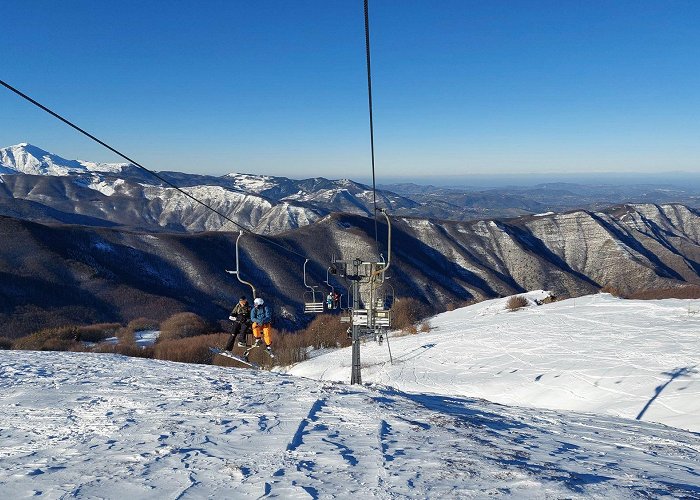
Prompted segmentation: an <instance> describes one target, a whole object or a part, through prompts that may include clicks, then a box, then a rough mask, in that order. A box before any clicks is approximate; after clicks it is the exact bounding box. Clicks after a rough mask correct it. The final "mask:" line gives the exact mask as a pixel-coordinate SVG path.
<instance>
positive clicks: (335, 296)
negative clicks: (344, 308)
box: [333, 291, 340, 309]
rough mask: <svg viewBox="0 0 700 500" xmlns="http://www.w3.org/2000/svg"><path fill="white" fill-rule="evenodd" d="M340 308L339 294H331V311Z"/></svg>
mask: <svg viewBox="0 0 700 500" xmlns="http://www.w3.org/2000/svg"><path fill="white" fill-rule="evenodd" d="M339 307H340V294H339V293H338V292H335V291H334V292H333V309H338V308H339Z"/></svg>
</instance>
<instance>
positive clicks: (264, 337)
mask: <svg viewBox="0 0 700 500" xmlns="http://www.w3.org/2000/svg"><path fill="white" fill-rule="evenodd" d="M253 304H254V307H253V309H252V310H251V311H250V320H251V321H252V322H253V337H255V345H256V346H258V345H260V344H261V342H262V341H264V342H265V349H266V350H267V353H268V354H269V355H270V357H274V355H273V354H272V345H271V344H272V312H271V311H270V308H269V307H268V306H266V305H265V301H264V300H263V299H261V298H260V297H258V298H257V299H255V300H254V301H253Z"/></svg>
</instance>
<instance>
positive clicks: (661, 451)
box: [0, 341, 700, 499]
mask: <svg viewBox="0 0 700 500" xmlns="http://www.w3.org/2000/svg"><path fill="white" fill-rule="evenodd" d="M398 343H399V342H398V341H397V342H396V344H398ZM449 390H450V389H449V388H445V391H449ZM0 401H1V403H2V404H0V439H1V440H2V447H0V497H1V498H13V499H14V498H27V497H43V498H73V497H78V498H107V499H123V498H153V499H163V498H253V497H257V498H260V497H279V498H401V497H409V498H485V497H490V496H511V497H514V498H635V497H638V498H649V497H660V496H666V495H672V496H675V497H679V498H680V497H683V498H691V497H700V486H699V485H700V475H699V473H698V463H699V461H700V435H698V434H694V433H690V432H687V431H682V430H679V429H675V428H671V427H665V426H662V425H658V424H652V423H648V422H638V421H634V420H628V419H620V418H616V417H610V416H598V415H592V414H579V413H573V412H571V413H562V412H557V411H551V410H535V409H526V408H517V407H507V406H502V405H498V404H495V403H490V402H487V401H483V400H477V399H471V398H461V397H456V396H443V395H437V394H426V393H406V392H401V391H399V390H396V389H393V388H389V387H383V386H348V385H345V384H339V383H331V382H325V383H323V382H318V381H314V380H310V379H303V378H298V377H292V376H289V375H282V374H275V373H268V372H260V371H252V370H244V369H234V368H222V367H216V366H204V365H185V364H178V363H171V362H162V361H153V360H144V359H137V358H125V357H122V356H117V355H108V354H101V355H100V354H89V353H57V352H28V351H0Z"/></svg>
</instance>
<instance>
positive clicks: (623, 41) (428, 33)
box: [0, 0, 700, 181]
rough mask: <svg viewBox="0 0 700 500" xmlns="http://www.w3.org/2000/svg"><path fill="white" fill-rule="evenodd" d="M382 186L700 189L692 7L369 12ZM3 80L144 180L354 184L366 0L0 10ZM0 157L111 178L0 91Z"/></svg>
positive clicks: (29, 5) (417, 7) (430, 7)
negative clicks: (68, 164)
mask: <svg viewBox="0 0 700 500" xmlns="http://www.w3.org/2000/svg"><path fill="white" fill-rule="evenodd" d="M370 14H371V28H372V43H373V47H372V58H373V59H372V63H373V78H374V99H375V139H376V158H377V169H378V170H377V173H378V180H379V181H381V180H382V178H388V177H391V178H397V177H402V176H406V177H409V178H420V177H427V178H430V177H431V176H434V175H440V176H445V175H461V176H465V175H470V174H497V173H504V174H505V173H509V174H511V173H517V174H527V173H531V172H532V173H537V174H546V173H548V172H560V173H572V172H654V173H659V172H664V171H688V172H698V171H700V168H698V167H699V166H700V140H698V139H700V65H699V64H698V61H700V30H698V29H697V20H698V19H700V2H695V1H645V0H637V1H629V2H628V1H615V2H610V1H575V2H574V1H566V0H559V1H524V0H508V1H500V0H488V1H486V0H484V1H480V2H473V1H468V0H459V1H455V0H441V1H439V2H434V1H427V0H425V1H411V0H370ZM2 24H3V29H2V34H1V35H0V37H1V38H0V40H1V41H0V55H1V56H2V71H1V72H0V74H1V75H2V76H1V77H0V78H2V79H3V80H6V81H8V82H9V83H11V84H12V85H15V86H16V87H18V88H19V89H21V90H23V91H25V92H27V93H28V94H30V95H32V96H34V97H35V98H37V99H38V100H39V101H41V102H44V103H45V104H46V105H48V106H49V107H53V108H55V110H56V111H58V112H59V113H62V114H64V115H66V116H67V117H69V118H70V119H73V120H75V121H76V122H77V123H78V124H80V125H81V126H83V127H84V128H86V129H87V130H88V131H91V132H93V133H94V134H96V135H98V136H100V137H102V138H104V139H105V140H106V141H107V142H109V143H112V144H113V145H114V146H115V147H117V149H122V150H124V151H125V152H127V154H129V155H131V156H132V157H134V158H135V159H137V160H139V161H141V162H142V163H144V164H145V165H146V166H149V167H151V168H154V169H157V170H168V169H169V170H183V171H188V172H200V173H211V174H223V173H225V172H229V171H239V172H251V173H265V174H273V175H285V176H289V177H306V176H326V177H352V178H362V177H366V175H367V174H368V173H369V133H368V124H367V121H368V118H367V95H366V92H367V89H366V74H365V59H364V27H363V17H362V1H361V0H323V1H321V0H318V1H311V0H308V1H305V0H300V1H273V0H269V1H265V0H260V1H255V2H252V1H234V0H230V1H201V2H194V1H191V2H185V1H177V2H174V1H169V2H161V1H149V2H142V1H139V2H132V1H119V2H116V1H113V2H107V1H104V2H94V1H82V0H68V1H65V2H56V1H46V0H31V1H26V0H5V1H4V2H3V23H2ZM1 90H2V92H0V109H1V110H2V117H3V120H2V121H0V145H10V144H15V143H18V142H25V141H26V142H31V143H33V144H35V145H37V146H40V147H43V148H44V149H47V150H50V151H52V152H54V153H56V154H59V155H61V156H65V157H68V158H81V159H89V160H98V161H116V160H117V158H116V157H115V156H114V155H112V153H110V152H108V151H105V150H103V149H101V148H100V147H99V146H97V145H94V144H92V143H90V142H89V140H88V139H85V138H82V137H81V136H79V135H78V134H77V133H76V132H74V131H72V130H71V129H69V128H67V127H66V126H65V125H63V124H61V123H59V122H57V121H55V119H52V118H51V117H49V116H48V115H45V114H42V112H41V111H39V110H36V109H33V108H32V107H31V106H30V105H29V104H28V103H25V102H23V101H21V100H20V99H19V98H17V97H16V96H14V95H13V94H11V93H9V92H8V91H6V90H4V89H1Z"/></svg>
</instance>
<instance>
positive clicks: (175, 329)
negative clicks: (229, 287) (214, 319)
mask: <svg viewBox="0 0 700 500" xmlns="http://www.w3.org/2000/svg"><path fill="white" fill-rule="evenodd" d="M208 331H209V327H208V326H207V323H206V322H205V321H204V320H203V319H202V318H201V317H200V316H198V315H196V314H194V313H190V312H184V313H178V314H174V315H172V316H170V317H169V318H168V319H166V320H165V321H163V323H161V325H160V337H159V338H158V342H164V341H166V340H176V339H182V338H186V337H194V336H196V335H203V334H205V333H208Z"/></svg>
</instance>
